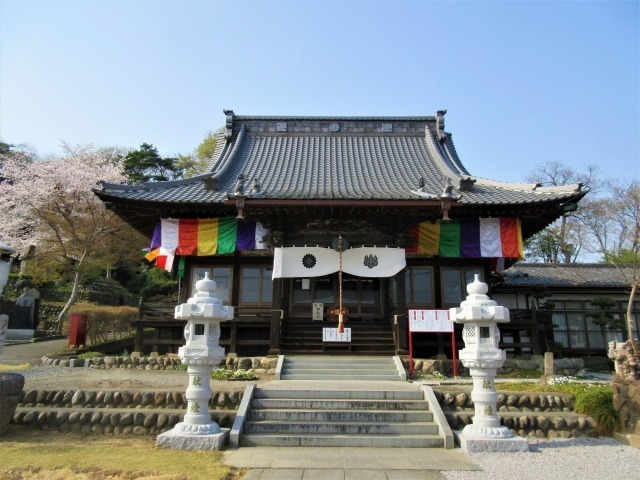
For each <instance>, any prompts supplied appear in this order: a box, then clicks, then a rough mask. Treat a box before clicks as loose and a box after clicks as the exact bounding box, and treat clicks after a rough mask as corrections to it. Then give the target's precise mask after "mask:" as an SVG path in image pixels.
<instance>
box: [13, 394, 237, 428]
mask: <svg viewBox="0 0 640 480" xmlns="http://www.w3.org/2000/svg"><path fill="white" fill-rule="evenodd" d="M242 395H243V393H242V392H214V393H213V395H212V397H211V400H210V401H209V411H210V413H211V418H212V420H214V421H215V422H217V423H218V424H219V425H220V426H222V427H230V426H231V425H232V424H233V420H234V418H235V411H236V410H237V409H238V406H239V405H240V402H241V401H242ZM186 406H187V399H186V398H185V393H184V392H183V391H181V392H177V391H176V392H158V391H146V392H140V391H135V392H134V391H90V390H60V391H56V390H29V391H26V392H23V394H22V398H21V399H20V403H19V404H18V410H17V412H16V413H15V415H14V416H13V423H14V424H16V425H20V426H23V427H28V428H37V429H41V430H54V431H59V432H75V433H96V434H103V433H105V434H116V435H117V434H131V433H133V434H136V435H157V434H160V433H163V432H165V431H167V430H171V429H172V428H173V427H174V426H175V425H176V424H177V423H178V422H181V421H182V420H183V418H184V414H185V411H186Z"/></svg>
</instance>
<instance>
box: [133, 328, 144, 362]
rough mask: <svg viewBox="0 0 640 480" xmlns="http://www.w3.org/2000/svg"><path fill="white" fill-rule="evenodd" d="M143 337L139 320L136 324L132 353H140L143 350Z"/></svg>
mask: <svg viewBox="0 0 640 480" xmlns="http://www.w3.org/2000/svg"><path fill="white" fill-rule="evenodd" d="M143 338H144V327H143V326H142V323H141V322H138V324H137V325H136V343H135V347H134V353H138V354H140V355H142V352H143V346H144V345H143V341H144V340H143Z"/></svg>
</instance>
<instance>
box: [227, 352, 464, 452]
mask: <svg viewBox="0 0 640 480" xmlns="http://www.w3.org/2000/svg"><path fill="white" fill-rule="evenodd" d="M281 379H282V380H280V381H273V382H269V383H267V384H265V385H262V386H260V387H256V388H255V389H254V390H253V395H252V397H251V400H250V402H247V407H248V408H247V411H246V412H242V411H240V412H239V414H238V416H237V417H236V421H237V420H238V417H241V418H244V423H243V424H242V427H241V428H240V430H239V431H241V432H242V434H239V445H242V446H264V445H272V446H327V447H328V446H339V447H399V448H400V447H405V448H410V447H414V448H427V447H436V448H444V447H446V448H452V446H453V440H452V439H453V437H452V434H451V430H450V429H449V427H448V425H447V424H446V420H445V418H444V415H442V414H441V412H440V411H439V406H438V404H437V402H436V401H435V396H433V394H432V393H431V395H432V396H431V398H430V401H427V400H426V399H425V398H426V397H428V395H429V394H428V393H426V392H425V391H424V390H423V389H421V388H420V387H419V386H417V385H415V384H410V383H406V382H400V381H399V380H400V375H399V373H398V371H397V369H396V366H395V362H394V360H393V358H391V357H386V358H385V357H285V361H284V368H283V369H282V373H281ZM429 392H430V390H429ZM434 404H435V405H434ZM434 406H435V408H436V409H438V412H440V413H437V412H434V411H432V407H434ZM240 408H241V410H242V405H241V407H240ZM235 427H236V426H235V425H234V428H235ZM447 434H448V435H449V438H447ZM232 436H233V431H232Z"/></svg>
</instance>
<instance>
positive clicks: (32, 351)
mask: <svg viewBox="0 0 640 480" xmlns="http://www.w3.org/2000/svg"><path fill="white" fill-rule="evenodd" d="M68 344H69V339H68V338H66V337H65V338H55V339H53V340H48V339H38V341H35V342H28V343H16V344H13V345H6V344H5V346H4V349H3V350H2V353H0V364H4V365H24V364H25V363H28V364H29V365H40V360H42V357H44V356H45V355H48V354H50V353H53V352H59V351H61V350H64V349H65V348H66V347H67V346H68Z"/></svg>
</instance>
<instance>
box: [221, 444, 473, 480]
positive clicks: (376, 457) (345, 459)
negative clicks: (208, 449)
mask: <svg viewBox="0 0 640 480" xmlns="http://www.w3.org/2000/svg"><path fill="white" fill-rule="evenodd" d="M223 463H224V464H225V465H229V466H233V467H242V468H251V469H252V470H251V471H250V472H249V473H248V474H247V475H246V476H245V477H244V480H313V479H318V480H320V479H322V480H325V479H326V480H334V479H335V480H360V479H362V480H364V479H366V480H396V479H398V480H400V479H402V480H414V479H415V480H418V479H419V480H425V479H429V480H430V479H441V478H442V475H440V472H441V471H443V470H479V468H478V467H477V466H476V465H475V464H473V463H472V462H471V461H469V459H468V458H467V457H466V456H465V455H464V453H462V451H461V450H445V449H441V448H365V447H241V448H239V449H237V450H227V451H226V452H224V454H223Z"/></svg>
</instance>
